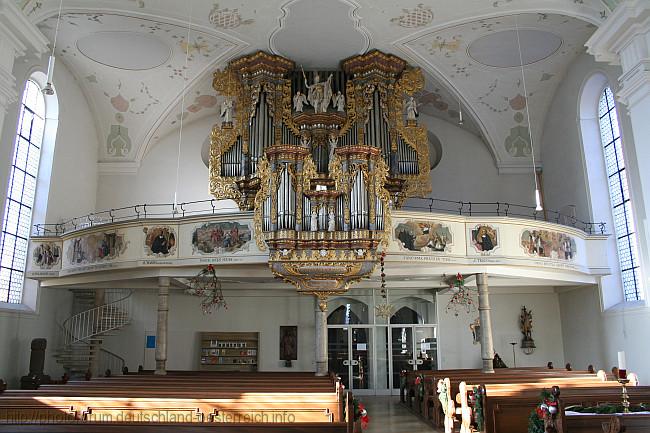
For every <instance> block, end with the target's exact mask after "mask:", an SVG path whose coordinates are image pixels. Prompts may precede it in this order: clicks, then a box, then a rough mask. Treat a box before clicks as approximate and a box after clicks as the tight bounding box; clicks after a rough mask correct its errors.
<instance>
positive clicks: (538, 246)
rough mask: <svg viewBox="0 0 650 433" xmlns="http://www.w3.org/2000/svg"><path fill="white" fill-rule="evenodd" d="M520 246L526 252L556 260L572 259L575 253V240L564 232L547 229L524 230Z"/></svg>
mask: <svg viewBox="0 0 650 433" xmlns="http://www.w3.org/2000/svg"><path fill="white" fill-rule="evenodd" d="M521 246H522V248H523V249H524V251H525V252H526V254H528V255H531V256H536V257H548V258H551V259H558V260H573V259H574V258H575V255H576V241H575V239H573V238H572V237H571V236H569V235H566V234H564V233H557V232H552V231H548V230H533V229H531V230H524V231H523V233H522V234H521Z"/></svg>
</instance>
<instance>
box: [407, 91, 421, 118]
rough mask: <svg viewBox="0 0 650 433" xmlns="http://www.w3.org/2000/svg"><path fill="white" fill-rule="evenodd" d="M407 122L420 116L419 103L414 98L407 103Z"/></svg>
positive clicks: (410, 98)
mask: <svg viewBox="0 0 650 433" xmlns="http://www.w3.org/2000/svg"><path fill="white" fill-rule="evenodd" d="M405 107H406V120H415V119H416V118H417V116H418V103H417V101H416V100H415V98H414V97H413V96H409V98H408V100H407V101H406V105H405Z"/></svg>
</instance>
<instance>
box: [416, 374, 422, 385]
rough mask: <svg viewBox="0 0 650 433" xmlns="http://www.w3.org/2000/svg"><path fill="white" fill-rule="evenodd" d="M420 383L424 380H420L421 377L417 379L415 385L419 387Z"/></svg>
mask: <svg viewBox="0 0 650 433" xmlns="http://www.w3.org/2000/svg"><path fill="white" fill-rule="evenodd" d="M420 382H422V379H420V376H418V377H416V378H415V384H416V385H419V384H420Z"/></svg>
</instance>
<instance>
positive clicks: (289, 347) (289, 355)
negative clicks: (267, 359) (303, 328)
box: [280, 326, 298, 365]
mask: <svg viewBox="0 0 650 433" xmlns="http://www.w3.org/2000/svg"><path fill="white" fill-rule="evenodd" d="M280 359H281V360H283V361H289V365H291V364H290V361H295V360H297V359H298V327H297V326H280Z"/></svg>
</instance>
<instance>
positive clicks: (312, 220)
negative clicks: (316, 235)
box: [309, 209, 318, 232]
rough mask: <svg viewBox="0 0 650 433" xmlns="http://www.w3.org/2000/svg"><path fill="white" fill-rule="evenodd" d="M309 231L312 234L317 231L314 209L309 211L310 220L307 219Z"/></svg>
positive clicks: (316, 216)
mask: <svg viewBox="0 0 650 433" xmlns="http://www.w3.org/2000/svg"><path fill="white" fill-rule="evenodd" d="M309 225H310V227H309V230H310V231H312V232H317V231H318V213H317V212H316V209H314V210H312V211H311V218H310V219H309Z"/></svg>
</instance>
